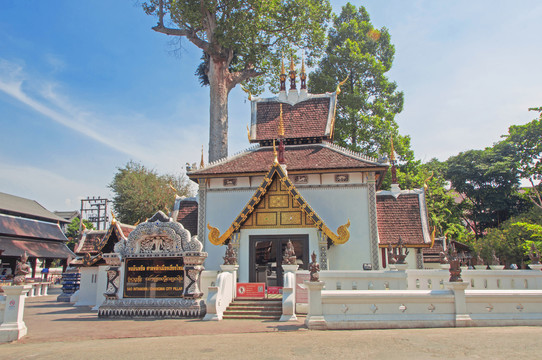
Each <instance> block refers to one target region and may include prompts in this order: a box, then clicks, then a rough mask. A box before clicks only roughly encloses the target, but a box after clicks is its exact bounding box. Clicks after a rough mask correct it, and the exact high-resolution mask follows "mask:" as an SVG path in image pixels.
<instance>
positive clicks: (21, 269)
mask: <svg viewBox="0 0 542 360" xmlns="http://www.w3.org/2000/svg"><path fill="white" fill-rule="evenodd" d="M27 261H28V255H27V254H26V251H25V252H24V254H23V255H22V256H21V259H20V260H17V264H16V265H15V277H14V278H13V285H22V284H24V283H25V282H26V280H25V279H26V275H27V274H29V273H30V271H32V269H31V268H30V265H28V264H27V263H26V262H27Z"/></svg>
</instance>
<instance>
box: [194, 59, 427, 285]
mask: <svg viewBox="0 0 542 360" xmlns="http://www.w3.org/2000/svg"><path fill="white" fill-rule="evenodd" d="M296 78H297V74H296V71H295V68H294V65H293V62H292V64H291V67H290V72H289V80H290V86H289V90H288V91H287V90H286V79H287V74H286V71H285V70H284V66H283V67H282V74H281V77H280V79H281V83H280V92H279V94H278V96H276V97H272V98H259V97H254V96H251V95H249V100H250V103H251V119H250V128H249V129H248V134H247V135H248V140H249V142H250V143H252V144H254V145H253V146H252V147H250V148H249V149H247V150H246V151H243V152H241V153H239V154H236V155H234V156H231V157H228V158H225V159H222V160H219V161H217V162H214V163H211V164H208V165H207V166H200V168H199V169H194V168H192V169H190V170H191V171H189V172H188V177H189V178H190V179H191V180H192V181H194V182H196V183H197V184H198V186H199V191H198V229H197V234H198V238H199V240H200V241H202V242H203V246H204V251H205V252H207V253H208V257H207V259H206V261H205V268H206V270H219V269H220V265H221V264H222V263H223V260H222V259H223V256H224V252H225V247H224V246H222V245H226V244H230V243H231V244H232V246H233V247H234V249H235V250H236V253H237V257H238V264H239V270H238V278H239V279H238V280H239V281H240V282H266V284H267V285H268V286H282V270H281V266H280V264H281V262H282V254H283V253H284V248H285V246H286V243H287V242H288V240H291V241H292V243H293V245H294V248H295V253H296V255H297V262H298V265H299V266H300V269H308V263H309V254H311V253H312V252H313V251H314V252H315V253H316V254H317V256H318V260H319V263H320V266H321V269H322V270H361V269H366V270H368V269H373V270H377V269H383V268H386V267H387V265H388V260H387V257H388V255H389V254H388V247H389V245H396V244H397V243H399V242H400V241H401V244H402V245H403V246H404V247H405V248H406V249H408V255H407V262H408V264H409V267H410V268H423V266H424V265H423V256H422V254H423V253H422V249H423V248H427V247H430V246H431V236H430V231H429V226H428V222H427V213H426V207H425V197H424V190H423V189H420V190H401V189H399V186H398V185H397V184H396V181H395V184H394V185H393V186H392V189H391V191H380V190H379V188H380V185H381V183H382V180H383V178H384V175H385V174H386V172H387V171H388V168H389V166H390V164H389V162H388V159H386V158H382V159H374V158H371V157H367V156H365V155H363V154H360V153H355V152H352V151H350V150H348V149H345V148H343V147H340V146H337V145H335V144H333V143H332V140H333V132H334V127H335V110H336V106H337V102H338V101H340V96H339V94H340V86H337V89H336V91H334V92H329V93H325V94H310V93H309V92H308V91H307V86H306V74H305V71H304V66H303V67H302V70H301V74H300V76H299V78H300V89H299V90H297V86H296ZM202 165H203V164H202ZM393 166H394V159H393V156H392V167H393Z"/></svg>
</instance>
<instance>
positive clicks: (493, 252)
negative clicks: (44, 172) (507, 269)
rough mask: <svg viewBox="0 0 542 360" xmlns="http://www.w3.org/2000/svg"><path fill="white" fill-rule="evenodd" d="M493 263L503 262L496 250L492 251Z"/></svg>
mask: <svg viewBox="0 0 542 360" xmlns="http://www.w3.org/2000/svg"><path fill="white" fill-rule="evenodd" d="M491 259H492V260H491V265H500V264H501V260H500V259H499V258H498V257H497V255H496V254H495V250H493V251H492V253H491Z"/></svg>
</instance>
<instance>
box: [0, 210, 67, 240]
mask: <svg viewBox="0 0 542 360" xmlns="http://www.w3.org/2000/svg"><path fill="white" fill-rule="evenodd" d="M0 235H5V236H12V237H20V238H27V239H36V240H56V241H64V242H67V241H68V239H67V238H66V236H65V235H64V233H63V232H62V230H60V226H59V225H58V224H56V223H50V222H45V221H40V220H33V219H25V218H21V217H15V216H10V215H4V214H0Z"/></svg>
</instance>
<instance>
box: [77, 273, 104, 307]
mask: <svg viewBox="0 0 542 360" xmlns="http://www.w3.org/2000/svg"><path fill="white" fill-rule="evenodd" d="M79 271H80V272H81V283H80V285H79V298H78V300H77V302H76V303H75V304H74V306H94V305H96V292H97V291H98V290H97V289H98V267H97V266H90V267H86V266H84V267H81V268H80V269H79ZM104 291H105V289H104Z"/></svg>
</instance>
